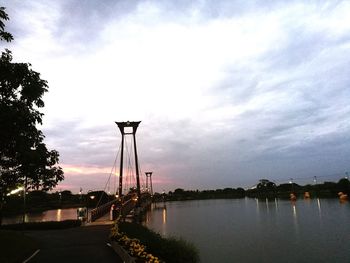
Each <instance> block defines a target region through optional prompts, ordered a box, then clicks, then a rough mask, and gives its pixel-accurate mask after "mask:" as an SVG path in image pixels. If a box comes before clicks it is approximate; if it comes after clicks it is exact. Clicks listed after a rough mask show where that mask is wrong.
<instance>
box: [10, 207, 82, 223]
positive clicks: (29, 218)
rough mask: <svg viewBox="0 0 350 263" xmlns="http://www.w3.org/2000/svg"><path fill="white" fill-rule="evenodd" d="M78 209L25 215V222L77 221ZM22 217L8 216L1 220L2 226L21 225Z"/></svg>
mask: <svg viewBox="0 0 350 263" xmlns="http://www.w3.org/2000/svg"><path fill="white" fill-rule="evenodd" d="M77 209H78V208H67V209H54V210H47V211H43V212H37V213H26V214H25V222H46V221H63V220H69V219H77ZM22 221H23V215H16V216H8V217H4V218H3V224H4V225H6V224H16V223H22Z"/></svg>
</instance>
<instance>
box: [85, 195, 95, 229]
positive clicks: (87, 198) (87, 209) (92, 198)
mask: <svg viewBox="0 0 350 263" xmlns="http://www.w3.org/2000/svg"><path fill="white" fill-rule="evenodd" d="M90 192H92V190H89V191H88V192H87V194H86V195H87V197H86V222H87V223H88V222H89V198H90V199H91V200H94V199H95V196H94V195H90V196H89V193H90ZM90 221H91V217H90Z"/></svg>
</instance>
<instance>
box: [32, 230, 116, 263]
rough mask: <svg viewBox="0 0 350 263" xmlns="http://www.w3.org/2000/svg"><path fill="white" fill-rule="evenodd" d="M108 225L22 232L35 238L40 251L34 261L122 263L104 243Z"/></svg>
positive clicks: (106, 239) (106, 240)
mask: <svg viewBox="0 0 350 263" xmlns="http://www.w3.org/2000/svg"><path fill="white" fill-rule="evenodd" d="M110 228H111V226H110V225H107V226H106V225H101V226H83V227H76V228H69V229H61V230H45V231H26V233H25V234H26V235H27V236H30V237H32V238H34V239H36V240H37V241H38V243H39V248H40V252H39V253H38V254H36V256H35V257H34V258H32V259H31V260H30V261H29V263H34V262H39V263H40V262H43V263H44V262H45V263H47V262H50V263H55V262H65V263H66V262H74V263H79V262H84V263H89V262H104V263H108V262H113V263H118V262H122V260H121V259H120V258H119V256H118V255H117V254H116V253H115V252H114V251H113V249H112V248H111V247H109V246H107V242H109V239H108V235H109V232H110Z"/></svg>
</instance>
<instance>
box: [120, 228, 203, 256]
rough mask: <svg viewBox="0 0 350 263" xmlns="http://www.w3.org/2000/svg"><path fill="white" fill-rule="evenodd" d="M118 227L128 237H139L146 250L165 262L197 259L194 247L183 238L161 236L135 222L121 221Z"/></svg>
mask: <svg viewBox="0 0 350 263" xmlns="http://www.w3.org/2000/svg"><path fill="white" fill-rule="evenodd" d="M119 228H120V231H121V232H124V233H125V234H126V235H127V236H128V237H130V238H137V239H139V240H140V242H141V243H142V244H143V245H145V246H146V248H147V251H149V252H150V253H152V254H154V255H157V256H159V257H160V258H161V259H162V260H164V261H165V262H167V263H177V262H184V263H185V262H198V261H199V253H198V250H197V249H196V247H195V246H194V245H193V244H191V243H189V242H187V241H185V240H183V239H179V238H174V237H170V238H163V237H162V236H161V235H160V234H158V233H155V232H154V231H152V230H150V229H148V228H146V227H144V226H142V225H139V224H136V223H128V222H122V223H120V224H119Z"/></svg>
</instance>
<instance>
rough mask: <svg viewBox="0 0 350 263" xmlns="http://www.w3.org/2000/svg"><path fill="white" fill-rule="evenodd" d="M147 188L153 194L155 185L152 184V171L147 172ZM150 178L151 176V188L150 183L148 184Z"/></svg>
mask: <svg viewBox="0 0 350 263" xmlns="http://www.w3.org/2000/svg"><path fill="white" fill-rule="evenodd" d="M145 174H146V189H147V191H149V190H151V191H149V192H150V194H151V195H153V186H152V172H146V173H145ZM148 178H149V181H150V188H149V185H148Z"/></svg>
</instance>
